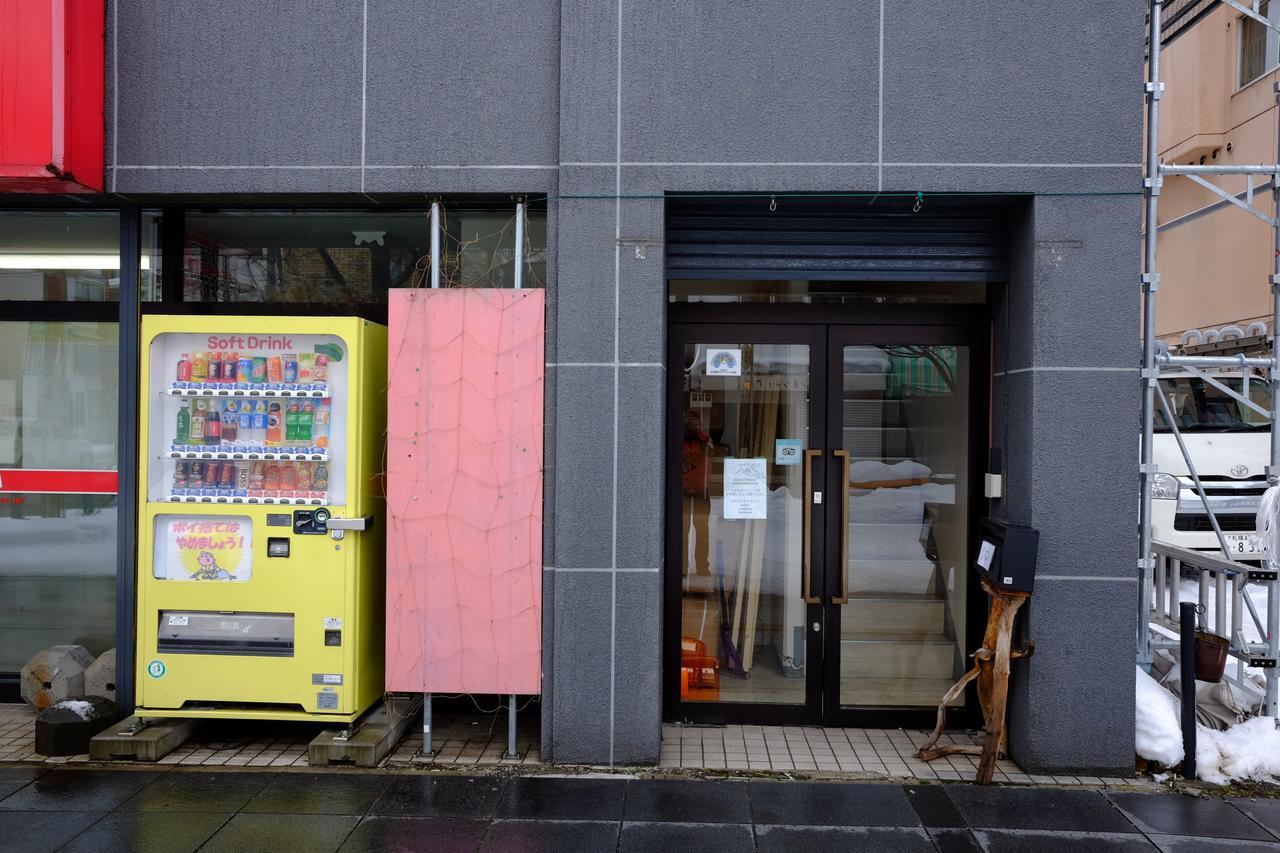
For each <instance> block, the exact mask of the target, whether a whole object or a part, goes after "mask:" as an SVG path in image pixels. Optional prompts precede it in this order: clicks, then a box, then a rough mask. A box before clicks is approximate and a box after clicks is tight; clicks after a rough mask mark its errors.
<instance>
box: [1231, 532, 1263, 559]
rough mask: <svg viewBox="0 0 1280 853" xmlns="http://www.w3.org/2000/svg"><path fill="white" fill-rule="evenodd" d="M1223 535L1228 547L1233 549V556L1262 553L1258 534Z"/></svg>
mask: <svg viewBox="0 0 1280 853" xmlns="http://www.w3.org/2000/svg"><path fill="white" fill-rule="evenodd" d="M1222 535H1223V536H1224V537H1226V540H1227V547H1228V548H1230V549H1231V553H1232V554H1233V555H1236V556H1239V555H1240V554H1261V553H1262V545H1261V543H1259V542H1258V536H1257V534H1256V533H1224V534H1222Z"/></svg>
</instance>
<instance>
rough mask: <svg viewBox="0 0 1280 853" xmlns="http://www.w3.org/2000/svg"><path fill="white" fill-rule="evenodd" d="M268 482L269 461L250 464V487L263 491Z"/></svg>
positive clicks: (256, 490)
mask: <svg viewBox="0 0 1280 853" xmlns="http://www.w3.org/2000/svg"><path fill="white" fill-rule="evenodd" d="M266 483H267V463H265V462H253V463H251V464H250V466H249V488H250V489H253V490H254V491H255V492H260V491H262V489H263V487H264V486H265V485H266Z"/></svg>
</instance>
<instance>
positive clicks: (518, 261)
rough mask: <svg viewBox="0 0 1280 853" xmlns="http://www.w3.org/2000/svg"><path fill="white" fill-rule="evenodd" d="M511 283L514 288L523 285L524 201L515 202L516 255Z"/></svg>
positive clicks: (517, 288)
mask: <svg viewBox="0 0 1280 853" xmlns="http://www.w3.org/2000/svg"><path fill="white" fill-rule="evenodd" d="M511 278H512V283H513V284H514V286H515V289H516V290H519V289H520V288H521V287H522V286H523V285H524V202H523V201H518V202H516V256H515V272H514V273H513V275H512V277H511Z"/></svg>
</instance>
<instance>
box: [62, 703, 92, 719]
mask: <svg viewBox="0 0 1280 853" xmlns="http://www.w3.org/2000/svg"><path fill="white" fill-rule="evenodd" d="M53 707H55V708H66V709H67V710H68V711H70V712H71V713H73V714H75V715H76V716H77V717H79V718H80V719H82V720H87V719H89V715H90V714H92V713H93V703H91V702H86V701H84V700H83V699H63V700H62V701H61V702H59V703H58V704H56V705H54V706H53Z"/></svg>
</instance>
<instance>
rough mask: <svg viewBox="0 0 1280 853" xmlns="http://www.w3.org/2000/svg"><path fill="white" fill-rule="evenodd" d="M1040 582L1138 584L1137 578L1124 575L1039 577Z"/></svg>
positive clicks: (1037, 578)
mask: <svg viewBox="0 0 1280 853" xmlns="http://www.w3.org/2000/svg"><path fill="white" fill-rule="evenodd" d="M1036 580H1040V581H1098V582H1099V583H1137V582H1138V579H1137V578H1132V577H1126V576H1124V575H1096V576H1095V575H1038V576H1037V577H1036Z"/></svg>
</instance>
